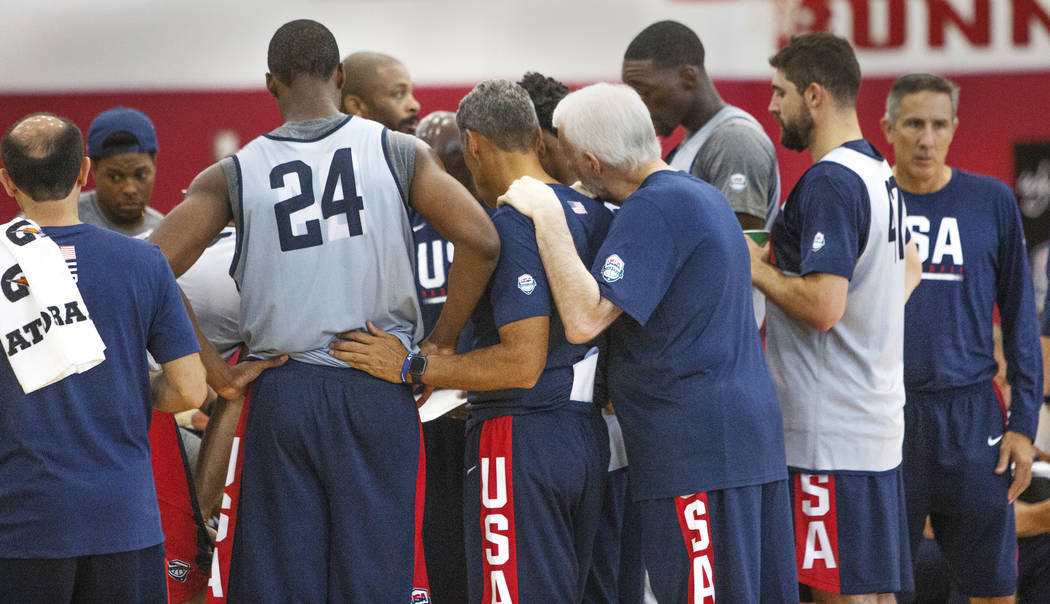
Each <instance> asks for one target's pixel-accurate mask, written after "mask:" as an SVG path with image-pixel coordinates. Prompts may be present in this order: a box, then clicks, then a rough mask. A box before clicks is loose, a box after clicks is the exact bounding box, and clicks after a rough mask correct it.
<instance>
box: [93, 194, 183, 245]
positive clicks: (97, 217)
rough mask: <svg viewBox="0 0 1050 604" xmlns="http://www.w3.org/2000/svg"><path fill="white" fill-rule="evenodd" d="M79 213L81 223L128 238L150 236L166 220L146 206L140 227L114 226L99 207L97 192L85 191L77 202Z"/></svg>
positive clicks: (162, 215)
mask: <svg viewBox="0 0 1050 604" xmlns="http://www.w3.org/2000/svg"><path fill="white" fill-rule="evenodd" d="M77 213H79V214H80V222H83V223H85V224H91V225H95V226H97V227H99V228H103V229H108V230H110V231H116V232H118V233H123V234H124V235H127V236H128V237H138V236H140V235H148V234H149V233H150V232H151V231H153V229H155V228H157V225H158V224H160V221H161V220H163V219H164V214H161V213H160V212H158V211H157V210H154V209H153V208H151V207H149V206H146V211H145V212H144V213H143V215H142V222H141V223H139V224H138V225H136V226H134V227H130V228H128V227H124V226H121V225H118V224H114V223H112V222H110V221H109V219H108V218H106V215H105V214H103V213H102V209H101V208H99V207H98V193H97V192H96V191H84V192H83V193H81V194H80V198H79V199H78V200H77Z"/></svg>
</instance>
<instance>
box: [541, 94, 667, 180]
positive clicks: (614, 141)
mask: <svg viewBox="0 0 1050 604" xmlns="http://www.w3.org/2000/svg"><path fill="white" fill-rule="evenodd" d="M553 122H554V127H555V128H557V129H558V132H560V133H561V134H563V135H564V136H565V140H567V141H568V142H569V144H570V145H572V146H573V147H574V148H576V149H577V150H578V151H579V152H581V153H582V152H587V153H591V154H593V155H594V156H595V157H597V158H598V161H600V162H602V163H604V164H609V165H610V166H612V167H614V168H618V169H621V170H626V171H631V170H634V169H636V168H638V167H639V166H641V165H643V164H646V163H649V162H652V161H656V160H658V159H660V141H658V140H657V139H656V130H655V129H654V128H653V120H652V118H651V117H650V116H649V110H648V109H647V108H646V107H645V103H644V102H642V97H640V96H638V93H637V92H635V91H634V89H632V88H630V87H629V86H624V85H614V84H606V83H599V84H592V85H591V86H587V87H586V88H581V89H579V90H577V91H576V92H573V93H570V94H569V95H568V96H566V97H565V98H564V99H562V100H561V102H560V103H558V106H557V107H555V109H554V115H553Z"/></svg>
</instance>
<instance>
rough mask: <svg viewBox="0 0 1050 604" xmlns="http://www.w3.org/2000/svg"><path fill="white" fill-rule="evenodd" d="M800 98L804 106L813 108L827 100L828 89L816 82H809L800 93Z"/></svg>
mask: <svg viewBox="0 0 1050 604" xmlns="http://www.w3.org/2000/svg"><path fill="white" fill-rule="evenodd" d="M802 100H803V102H805V103H806V106H807V107H809V108H811V109H815V108H817V107H819V106H820V105H822V104H824V103H826V102H827V101H828V91H827V89H825V88H824V87H823V86H821V85H820V84H818V83H816V82H810V83H809V86H806V90H805V91H803V93H802Z"/></svg>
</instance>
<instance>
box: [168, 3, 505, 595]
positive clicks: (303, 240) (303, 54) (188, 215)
mask: <svg viewBox="0 0 1050 604" xmlns="http://www.w3.org/2000/svg"><path fill="white" fill-rule="evenodd" d="M267 63H268V67H269V73H267V75H266V85H267V89H268V90H269V91H270V93H271V94H272V95H273V96H274V97H275V98H276V100H277V105H278V109H279V110H280V112H281V116H282V117H283V118H284V119H285V124H284V125H283V126H281V127H280V128H278V129H276V130H274V131H273V132H271V133H269V134H267V135H264V136H262V137H260V138H258V139H256V140H254V141H252V142H251V143H249V144H248V145H247V146H246V147H245V148H244V149H242V150H241V151H240V152H239V153H238V154H237V155H236V156H235V157H234V158H233V159H230V160H225V161H223V162H220V163H218V164H215V165H213V166H211V167H210V168H208V169H207V170H205V171H204V172H202V173H201V174H200V175H199V176H198V177H197V178H196V179H195V180H194V182H193V183H192V184H191V185H190V188H189V191H188V194H187V197H186V199H185V201H183V203H182V204H180V205H179V206H178V207H177V208H176V209H175V210H174V211H172V213H171V214H170V215H169V217H168V218H167V219H166V220H165V221H164V222H163V223H162V224H161V225H160V227H158V229H157V231H156V232H155V233H154V240H155V241H157V242H158V243H159V244H160V245H161V247H162V249H163V250H164V252H165V254H166V255H167V257H168V259H169V261H170V262H171V264H172V267H173V269H174V271H175V273H176V274H181V273H182V272H183V271H184V270H185V269H186V268H187V267H188V266H189V265H190V264H191V263H192V262H193V261H194V260H195V259H196V258H197V257H198V256H199V255H200V253H201V251H202V250H203V249H204V247H205V246H206V245H207V244H208V243H209V242H210V241H211V240H212V239H213V238H214V237H215V236H216V235H217V234H218V232H219V231H220V230H221V229H222V226H223V225H224V224H225V223H226V222H227V221H228V220H230V219H231V218H233V219H234V221H235V222H236V225H237V237H238V241H237V255H236V257H235V259H234V267H233V274H234V277H235V278H236V279H237V281H238V285H239V287H240V290H241V300H242V302H241V333H242V336H243V339H244V341H245V342H246V343H247V345H248V347H249V351H250V352H251V354H253V355H255V356H258V357H264V358H265V357H275V356H276V357H279V356H280V355H282V354H284V353H287V354H288V355H289V356H290V357H291V358H292V360H291V361H289V362H288V363H287V364H286V365H284V366H282V367H280V368H279V369H274V370H270V371H267V372H265V373H264V374H263V375H262V376H261V377H260V378H259V379H258V380H257V381H256V382H255V383H254V384H253V385H252V392H251V396H250V400H251V405H250V412H249V414H248V419H247V428H246V433H245V436H244V441H245V446H244V451H243V471H242V473H241V474H240V475H239V476H240V478H239V480H240V506H239V509H238V510H237V512H236V514H237V520H238V530H237V532H236V533H235V537H234V542H233V553H232V559H231V560H230V567H229V583H228V591H229V594H228V596H229V598H230V599H231V600H235V601H253V602H261V601H289V600H297V601H311V602H314V601H316V602H320V601H362V602H409V601H412V600H411V599H412V598H423V597H429V596H428V595H427V594H426V577H425V570H424V568H423V559H422V552H420V551H418V550H417V548H416V545H418V543H419V540H418V534H419V523H420V520H421V518H422V488H421V485H422V481H423V477H422V472H421V470H420V469H419V460H420V455H421V453H420V432H419V420H418V416H417V415H416V410H415V404H414V402H413V401H412V397H411V393H410V390H409V388H408V387H407V386H405V385H401V384H388V383H386V382H382V381H381V380H377V379H374V378H372V377H370V376H368V375H367V374H364V373H362V372H359V371H356V370H353V369H350V368H348V367H346V366H345V365H343V364H342V363H336V362H335V361H334V360H333V359H332V358H331V357H330V356H328V355H327V345H328V342H329V341H330V340H331V339H332V334H334V333H336V332H340V331H344V330H346V329H352V328H363V327H364V326H365V323H366V321H371V322H372V323H374V324H376V325H379V326H381V327H383V329H385V330H387V331H389V332H391V333H394V334H396V335H397V337H398V338H399V339H400V341H401V342H402V344H404V345H405V346H406V347H408V348H414V347H415V344H416V342H418V341H419V338H420V336H421V333H420V332H421V329H420V327H419V307H418V304H417V302H416V295H415V287H414V285H413V267H412V233H411V230H410V226H409V221H408V208H409V205H411V207H413V208H414V209H415V210H417V211H418V212H419V213H420V214H422V215H423V216H424V217H426V219H427V220H428V221H429V222H430V223H431V224H432V225H434V227H435V228H437V229H438V231H439V232H441V233H442V235H444V236H445V237H447V238H448V240H449V241H452V242H453V243H454V244H455V245H456V250H457V257H456V264H455V266H454V267H453V269H452V271H451V273H450V275H449V282H450V288H449V295H448V301H447V303H446V305H445V308H444V311H443V313H442V315H441V318H440V319H439V320H438V323H437V325H436V326H435V328H434V330H433V331H432V333H431V334H430V337H429V339H428V340H427V341H426V342H424V343H423V344H421V348H423V349H424V350H425V351H429V352H432V353H434V352H451V351H452V350H454V347H455V343H456V338H457V336H458V334H459V331H460V329H461V328H462V326H463V324H464V323H465V321H466V319H467V317H468V316H469V314H470V312H471V310H472V308H473V306H474V304H475V302H476V301H477V299H478V297H479V296H480V294H481V292H482V290H483V288H484V286H485V284H486V282H487V279H488V276H489V274H490V273H491V272H492V269H493V268H494V266H495V263H496V258H497V255H498V245H499V244H498V239H497V237H496V234H495V231H494V229H493V227H492V225H491V223H490V222H489V221H488V219H487V217H486V216H485V214H484V212H482V211H481V209H480V208H479V207H478V205H477V204H476V203H475V202H474V201H473V199H472V198H471V197H470V195H469V194H468V193H467V191H466V190H465V189H463V187H462V186H461V185H459V184H458V183H457V182H455V181H454V180H453V179H452V178H451V177H449V176H448V175H447V174H445V172H444V170H442V169H441V167H440V164H439V163H438V162H437V161H436V160H435V159H434V158H433V157H432V155H431V153H430V151H429V149H427V148H426V146H425V145H423V144H422V143H419V142H417V141H416V140H415V139H413V138H411V137H409V136H406V135H401V134H399V133H393V132H389V131H387V130H386V129H385V128H383V127H382V126H381V125H379V124H377V123H375V122H371V121H368V120H365V119H362V118H356V117H353V118H352V117H348V116H346V115H343V114H341V113H340V112H339V100H340V97H339V91H340V88H341V85H342V83H343V72H342V70H341V69H340V64H339V51H338V48H337V46H336V42H335V38H334V37H333V36H332V34H331V32H330V31H328V29H327V28H325V27H324V26H323V25H321V24H319V23H317V22H314V21H309V20H299V21H292V22H290V23H287V24H285V25H283V26H282V27H281V28H280V29H278V30H277V32H276V33H275V34H274V36H273V38H272V39H271V40H270V46H269V52H268V57H267ZM207 366H208V369H209V382H210V383H211V384H212V385H213V387H215V388H216V390H217V391H218V392H219V393H220V394H221V395H223V396H226V397H232V396H235V395H236V394H237V390H238V387H237V384H236V383H233V382H232V380H233V377H232V376H231V374H230V372H229V370H228V368H226V367H225V365H224V364H223V363H221V361H219V360H217V357H216V358H213V359H211V362H209V363H208V364H207ZM247 407H248V405H247V403H246V408H247ZM232 517H233V516H232V515H231V518H232ZM221 570H222V569H220V572H221ZM213 580H214V579H213ZM219 587H227V586H226V585H224V584H222V585H219ZM215 590H216V585H215V584H214V583H213V585H212V593H213V594H215V593H216V591H215Z"/></svg>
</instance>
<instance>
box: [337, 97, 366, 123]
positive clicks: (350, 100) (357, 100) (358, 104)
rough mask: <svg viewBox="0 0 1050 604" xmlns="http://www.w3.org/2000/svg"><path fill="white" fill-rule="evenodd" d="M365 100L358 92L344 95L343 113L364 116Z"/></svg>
mask: <svg viewBox="0 0 1050 604" xmlns="http://www.w3.org/2000/svg"><path fill="white" fill-rule="evenodd" d="M365 106H366V105H365V101H364V99H362V98H361V97H359V96H357V95H356V94H348V95H346V96H344V97H343V113H346V114H348V115H356V116H359V117H360V116H364V115H365V113H366V112H365Z"/></svg>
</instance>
